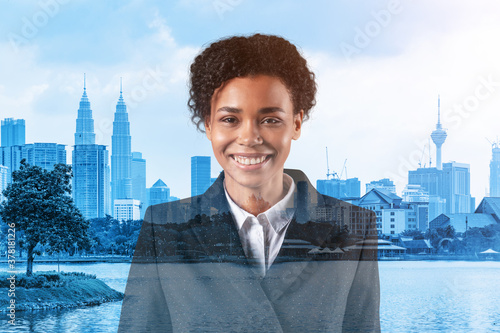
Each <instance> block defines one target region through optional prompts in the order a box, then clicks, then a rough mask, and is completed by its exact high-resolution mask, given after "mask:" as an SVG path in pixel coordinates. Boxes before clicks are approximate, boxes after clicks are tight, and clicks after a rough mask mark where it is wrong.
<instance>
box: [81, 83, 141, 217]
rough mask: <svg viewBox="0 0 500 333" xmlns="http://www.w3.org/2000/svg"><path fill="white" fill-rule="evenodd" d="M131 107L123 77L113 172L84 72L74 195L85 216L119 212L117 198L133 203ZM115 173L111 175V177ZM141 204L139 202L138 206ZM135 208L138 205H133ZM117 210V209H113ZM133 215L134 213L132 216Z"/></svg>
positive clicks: (115, 134) (116, 127) (113, 136)
mask: <svg viewBox="0 0 500 333" xmlns="http://www.w3.org/2000/svg"><path fill="white" fill-rule="evenodd" d="M131 140H132V138H131V136H130V123H129V120H128V114H127V106H126V105H125V102H124V100H123V94H122V83H121V79H120V97H119V98H118V103H117V104H116V112H115V115H114V121H113V135H112V136H111V173H110V168H109V162H108V161H109V158H108V153H109V152H108V150H107V149H106V146H105V145H99V144H96V142H95V132H94V120H93V118H92V109H91V108H90V102H89V99H88V96H87V86H86V77H85V75H84V83H83V95H82V98H81V100H80V107H79V109H78V118H77V119H76V132H75V145H74V148H73V160H72V163H73V175H74V178H73V198H74V201H75V204H76V206H77V207H78V208H79V209H80V211H81V212H82V214H83V216H84V217H85V218H97V217H105V216H106V215H113V216H114V217H115V218H118V217H117V216H116V215H117V214H116V207H114V206H115V201H116V200H120V202H124V200H121V199H128V200H129V201H130V202H131V203H132V206H134V205H133V203H134V202H137V201H136V200H133V199H138V200H140V199H142V198H132V175H131V173H132V150H131ZM110 176H111V177H110ZM138 206H139V204H137V209H138ZM132 208H134V207H132ZM112 209H113V211H112ZM131 217H132V216H131Z"/></svg>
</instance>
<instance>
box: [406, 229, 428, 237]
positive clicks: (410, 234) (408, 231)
mask: <svg viewBox="0 0 500 333" xmlns="http://www.w3.org/2000/svg"><path fill="white" fill-rule="evenodd" d="M400 235H401V236H406V237H413V239H424V233H423V232H422V231H420V230H417V229H406V230H404V231H403V232H402V233H401V234H400Z"/></svg>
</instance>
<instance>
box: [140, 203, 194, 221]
mask: <svg viewBox="0 0 500 333" xmlns="http://www.w3.org/2000/svg"><path fill="white" fill-rule="evenodd" d="M200 200H201V196H195V197H189V198H185V199H181V200H176V201H170V202H164V203H160V204H156V205H151V206H149V207H148V208H147V210H146V213H145V214H144V222H148V223H152V224H166V223H183V222H185V221H186V219H189V218H190V217H191V215H192V214H191V212H192V211H193V210H194V206H196V205H197V203H199V202H200Z"/></svg>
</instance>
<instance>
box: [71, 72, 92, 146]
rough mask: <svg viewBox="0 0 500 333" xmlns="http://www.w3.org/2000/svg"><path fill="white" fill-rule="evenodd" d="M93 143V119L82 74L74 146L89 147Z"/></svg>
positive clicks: (85, 82) (85, 81) (84, 77)
mask: <svg viewBox="0 0 500 333" xmlns="http://www.w3.org/2000/svg"><path fill="white" fill-rule="evenodd" d="M94 143H95V133H94V119H92V109H91V108H90V102H89V98H88V96H87V77H86V75H85V74H83V95H82V98H81V99H80V108H79V109H78V118H77V119H76V132H75V145H91V144H94Z"/></svg>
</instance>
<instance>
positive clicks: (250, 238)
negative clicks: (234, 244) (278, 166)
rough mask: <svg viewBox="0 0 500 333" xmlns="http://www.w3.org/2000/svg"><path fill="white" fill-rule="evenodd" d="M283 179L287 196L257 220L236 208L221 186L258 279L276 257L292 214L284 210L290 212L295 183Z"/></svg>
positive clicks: (261, 214)
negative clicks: (258, 275) (255, 268)
mask: <svg viewBox="0 0 500 333" xmlns="http://www.w3.org/2000/svg"><path fill="white" fill-rule="evenodd" d="M283 176H284V177H283V185H284V188H287V187H288V192H287V194H286V195H285V197H284V198H283V199H281V200H280V201H279V202H278V203H276V204H275V205H274V206H272V207H271V208H269V209H268V210H266V211H265V212H263V213H260V214H259V215H257V216H255V215H253V214H250V213H249V212H247V211H245V210H244V209H242V208H241V207H239V206H238V205H237V204H236V203H235V202H234V201H233V200H232V199H231V197H230V196H229V194H228V193H227V190H226V186H225V185H224V192H225V193H226V198H227V201H228V202H229V207H230V208H231V214H232V215H233V218H234V221H235V223H236V227H237V228H238V234H239V236H240V241H241V245H242V246H243V250H244V251H245V255H246V257H247V258H248V259H249V260H250V261H252V262H254V263H255V266H256V267H257V271H258V273H259V274H260V275H261V276H264V275H265V274H266V271H267V270H268V269H269V268H270V267H271V265H272V263H273V262H274V260H275V259H276V257H277V256H278V253H279V251H280V249H281V245H282V244H283V240H284V238H285V233H286V229H287V228H288V226H289V225H290V221H291V220H292V217H293V214H294V211H293V209H288V210H287V208H293V193H294V191H295V183H294V181H293V179H292V177H290V176H289V175H287V174H284V175H283Z"/></svg>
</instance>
